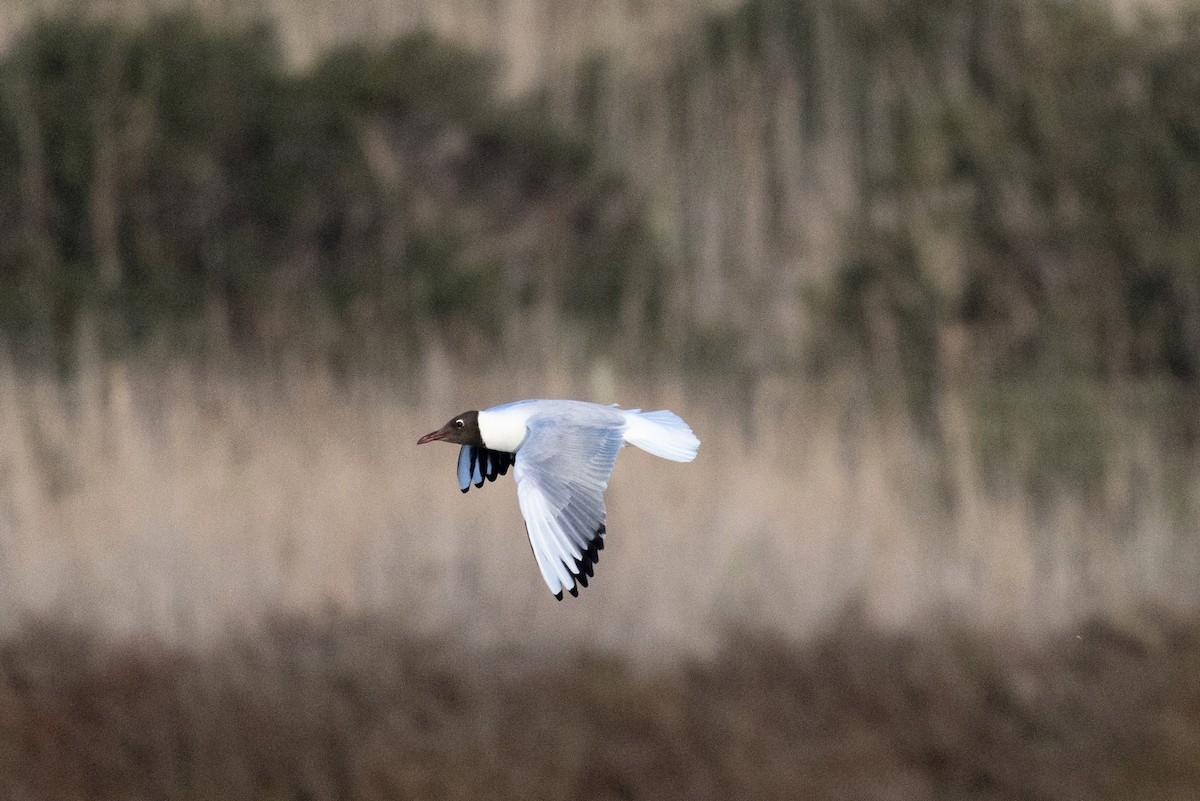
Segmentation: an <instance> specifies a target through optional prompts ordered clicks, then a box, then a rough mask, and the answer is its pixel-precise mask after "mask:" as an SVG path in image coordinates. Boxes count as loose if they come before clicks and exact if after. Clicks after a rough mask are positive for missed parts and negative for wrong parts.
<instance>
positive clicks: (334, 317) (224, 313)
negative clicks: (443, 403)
mask: <svg viewBox="0 0 1200 801" xmlns="http://www.w3.org/2000/svg"><path fill="white" fill-rule="evenodd" d="M495 72H496V70H495V66H494V64H492V63H491V62H490V61H489V60H488V59H487V58H484V57H481V56H478V55H473V54H470V53H467V52H465V51H463V50H461V49H458V48H455V47H453V46H451V45H449V44H448V43H446V42H444V41H439V40H437V39H435V38H433V37H432V36H429V35H426V34H420V33H418V34H414V35H411V36H407V37H404V38H401V39H398V40H396V41H395V42H393V43H391V44H390V45H386V46H378V47H367V46H359V45H354V44H352V45H348V46H345V47H342V48H340V49H338V50H336V51H334V52H330V53H329V54H327V56H326V57H325V58H323V59H321V60H320V61H319V62H318V63H316V64H314V65H312V66H311V67H310V68H308V69H305V70H303V71H299V72H297V71H293V70H289V69H287V68H285V65H284V61H283V58H282V56H281V53H280V49H279V47H278V45H277V40H276V38H275V36H274V34H273V31H272V30H271V29H270V28H269V27H268V26H265V25H264V26H258V27H254V28H251V29H246V28H245V27H240V28H235V29H227V28H221V27H219V26H215V25H212V24H206V23H204V22H203V21H201V20H200V19H199V18H198V17H196V16H192V15H180V14H174V15H168V16H164V17H160V18H158V19H156V20H152V21H150V22H149V23H147V24H144V25H132V24H130V25H126V24H121V23H115V22H92V21H75V20H67V19H48V20H43V21H41V22H38V23H37V24H35V25H33V26H32V27H31V28H30V29H29V30H28V31H26V32H25V33H24V34H23V35H22V36H21V37H20V38H19V39H18V40H17V41H16V43H15V44H14V45H13V46H12V47H11V48H10V49H9V51H8V53H7V54H6V56H5V58H4V60H3V62H2V63H0V91H2V94H0V103H2V106H0V218H2V219H3V220H4V221H5V224H4V226H3V227H2V228H0V262H2V263H3V271H2V273H0V331H3V333H4V335H5V338H6V339H7V341H8V343H9V344H10V346H11V347H12V348H13V349H14V350H15V351H16V353H17V354H18V355H19V356H20V357H21V358H23V359H33V360H44V359H47V358H49V359H59V360H61V359H64V358H66V359H68V360H69V357H70V352H71V349H72V348H73V347H74V344H75V341H76V337H77V331H76V328H77V326H78V324H79V323H80V321H81V320H88V321H89V323H90V327H91V329H92V331H91V333H90V334H89V335H90V336H93V337H95V335H96V334H98V339H99V342H100V344H101V346H102V347H103V348H105V349H107V350H108V351H110V352H111V351H124V350H126V349H128V348H130V347H141V346H146V345H147V344H150V345H156V346H161V344H162V343H165V344H166V346H167V347H168V348H171V349H176V348H179V349H185V350H186V349H192V348H196V347H202V346H203V345H204V342H205V340H206V338H207V337H209V336H210V335H211V333H212V331H213V330H214V329H215V330H219V331H220V332H221V335H222V336H225V335H228V336H230V337H232V339H233V340H234V344H235V346H237V347H238V348H241V349H247V350H250V351H256V350H261V349H266V350H272V349H277V348H281V347H284V348H287V347H300V348H303V349H310V350H311V351H312V352H315V353H317V354H321V355H326V356H330V357H333V358H334V359H338V360H341V359H349V358H361V357H362V355H363V353H364V352H366V351H370V349H371V346H372V345H375V346H378V348H379V349H381V350H383V351H386V352H387V353H388V354H389V356H388V358H390V359H392V362H393V364H394V363H395V356H396V354H397V353H399V354H400V356H401V359H403V358H404V357H405V356H407V357H416V356H419V352H418V351H419V347H420V343H421V342H422V341H423V340H426V339H428V338H429V337H431V336H442V337H445V338H446V339H448V340H449V341H450V342H451V343H452V344H453V345H455V346H457V347H456V349H458V350H461V351H464V352H465V353H466V354H468V355H469V354H470V353H471V352H474V353H476V354H478V353H480V352H487V351H489V350H490V349H491V347H492V345H493V344H494V345H496V346H500V345H502V344H503V339H504V337H503V336H502V335H503V333H504V332H503V324H504V317H505V315H506V314H507V313H508V312H510V311H512V310H521V309H539V308H542V307H548V308H550V309H551V310H552V311H553V312H554V313H555V314H558V315H561V316H562V317H564V318H567V319H569V320H571V321H574V322H577V323H579V324H581V325H582V326H584V327H585V329H586V330H588V331H590V332H592V333H593V334H595V336H596V338H597V339H598V340H605V339H606V338H608V337H609V336H610V335H611V334H612V331H613V329H614V327H615V326H616V324H617V322H618V320H620V321H621V322H623V323H626V324H632V326H633V330H632V331H630V332H629V333H630V334H631V335H632V336H637V335H639V334H642V333H645V332H644V331H642V330H641V326H642V325H643V324H645V321H647V320H648V319H649V314H648V309H650V308H651V306H652V304H653V303H654V291H655V286H654V281H655V280H656V278H655V277H656V257H655V255H654V251H653V248H652V247H651V243H650V239H649V237H648V236H647V234H646V232H645V231H644V230H643V226H642V223H641V220H640V217H639V210H638V204H637V202H636V200H635V199H634V198H633V196H632V195H631V194H630V193H629V192H628V191H627V189H626V188H625V186H624V184H623V182H622V181H621V180H620V179H619V177H617V176H616V175H615V174H614V173H612V172H609V171H606V170H604V169H603V168H602V167H601V166H600V165H598V164H597V162H596V160H595V158H594V157H593V155H592V153H591V152H590V150H589V148H588V147H587V146H586V145H585V144H584V143H582V142H580V141H577V140H576V139H573V138H572V137H571V136H569V135H568V134H566V133H565V132H563V131H561V130H558V129H555V128H554V127H552V126H551V125H550V124H549V123H548V122H546V121H545V119H544V118H545V114H544V112H543V111H542V110H540V109H539V108H538V106H537V101H536V99H534V100H530V101H525V102H520V103H515V102H508V103H505V102H502V101H501V100H500V99H499V98H498V97H497V94H496V92H495V90H494V88H493V76H494V74H495ZM618 311H621V312H623V316H621V315H620V314H618V313H617V312H618ZM489 343H491V344H489Z"/></svg>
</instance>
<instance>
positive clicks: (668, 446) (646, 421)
mask: <svg viewBox="0 0 1200 801" xmlns="http://www.w3.org/2000/svg"><path fill="white" fill-rule="evenodd" d="M625 419H626V420H628V422H627V423H626V425H625V441H626V442H628V443H629V444H630V445H636V446H638V447H639V448H641V449H642V450H644V451H645V452H646V453H651V454H654V455H655V456H658V457H661V458H663V459H670V460H671V461H672V462H690V461H692V460H693V459H695V458H696V451H697V450H698V449H699V448H700V440H699V439H697V438H696V435H695V434H693V433H692V429H690V428H688V424H687V423H685V422H683V420H681V419H680V418H679V415H677V414H675V413H674V412H668V411H666V410H665V409H664V410H663V411H660V412H641V411H637V410H634V409H629V410H627V411H626V412H625Z"/></svg>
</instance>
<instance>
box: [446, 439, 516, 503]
mask: <svg viewBox="0 0 1200 801" xmlns="http://www.w3.org/2000/svg"><path fill="white" fill-rule="evenodd" d="M515 459H516V456H514V455H513V454H511V453H506V452H504V451H491V450H488V449H487V448H482V447H476V446H474V445H463V446H462V448H461V449H459V451H458V488H459V489H460V490H462V491H463V492H466V491H467V490H469V489H470V488H471V484H472V483H474V484H475V486H476V487H482V486H483V481H484V479H487V480H488V481H495V480H496V476H502V475H504V474H505V473H507V472H508V466H509V465H511V464H512V463H513V461H514V460H515Z"/></svg>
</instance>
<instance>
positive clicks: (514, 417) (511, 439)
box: [479, 406, 533, 453]
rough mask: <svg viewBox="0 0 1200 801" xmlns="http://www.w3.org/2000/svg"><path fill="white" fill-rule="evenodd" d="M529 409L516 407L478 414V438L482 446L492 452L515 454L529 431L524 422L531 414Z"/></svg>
mask: <svg viewBox="0 0 1200 801" xmlns="http://www.w3.org/2000/svg"><path fill="white" fill-rule="evenodd" d="M532 413H533V412H532V410H531V409H525V408H521V407H519V406H518V407H516V408H512V409H502V410H500V411H491V410H488V411H482V412H480V413H479V436H480V437H481V438H482V439H483V444H484V445H485V446H487V447H488V448H489V449H491V450H493V451H507V452H508V453H516V452H517V449H518V448H520V447H521V443H522V442H524V441H525V435H526V434H528V433H529V430H528V429H527V428H526V427H525V421H526V420H528V419H529V416H530V415H531V414H532Z"/></svg>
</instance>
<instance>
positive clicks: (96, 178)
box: [0, 0, 1200, 406]
mask: <svg viewBox="0 0 1200 801" xmlns="http://www.w3.org/2000/svg"><path fill="white" fill-rule="evenodd" d="M676 46H677V47H678V52H677V53H673V54H669V55H668V57H667V58H666V59H665V62H666V64H667V66H666V67H665V73H664V74H662V75H659V76H658V77H656V78H649V79H645V80H642V79H640V78H639V79H636V80H635V81H634V82H633V83H631V82H630V81H628V80H624V79H618V78H617V77H614V76H615V75H616V71H615V70H614V69H610V68H609V67H610V66H611V65H609V63H608V62H607V61H606V60H605V59H606V56H604V55H603V54H600V55H597V56H595V57H593V58H588V59H586V60H585V61H584V63H585V67H584V68H583V69H582V71H581V73H580V76H581V77H580V79H579V80H578V81H577V83H576V84H573V86H574V88H573V89H571V90H565V89H564V88H563V85H559V86H551V87H548V89H549V93H548V94H547V95H546V99H547V100H548V101H549V102H543V101H539V100H521V101H508V100H504V99H502V98H500V97H499V96H498V94H497V92H496V90H495V87H494V85H493V76H494V75H495V73H496V68H495V65H494V64H493V63H492V62H490V61H489V60H487V59H485V58H481V57H479V56H477V55H473V54H471V53H467V52H464V51H462V50H460V49H457V48H455V47H454V46H452V45H450V44H448V43H447V42H445V41H439V40H436V39H434V38H432V37H430V36H426V35H416V36H413V37H409V38H406V39H402V40H399V41H397V42H395V43H393V44H391V45H388V46H382V47H377V48H369V47H365V46H355V45H349V46H346V47H343V48H342V49H340V50H337V51H334V52H329V53H327V54H326V55H325V56H324V57H323V58H321V59H320V60H319V61H318V62H317V63H316V64H313V65H311V66H310V67H306V68H304V69H301V70H299V71H295V70H292V71H289V70H288V69H285V67H284V65H283V62H282V59H281V56H280V53H279V48H278V46H277V43H276V40H275V39H274V37H273V34H272V32H271V30H270V29H269V28H268V27H265V26H264V27H259V28H257V29H252V30H246V29H244V28H229V29H226V28H219V27H214V26H212V25H210V24H206V23H202V22H200V21H198V19H196V18H194V17H189V16H170V17H165V18H159V19H157V20H151V21H150V22H148V23H146V24H143V25H140V26H131V25H122V24H117V23H98V22H87V21H67V20H63V19H59V20H48V21H43V22H40V23H37V24H35V25H33V26H32V27H31V28H29V29H28V30H26V31H25V32H24V33H23V34H22V35H20V36H19V37H18V38H17V40H16V41H15V42H14V43H13V45H12V46H11V47H10V48H9V49H8V51H7V52H6V54H5V56H4V59H3V61H2V62H0V219H2V220H3V222H4V225H3V226H0V263H2V265H3V272H2V273H0V330H2V331H3V333H4V335H5V338H6V339H7V341H8V342H9V344H10V346H11V347H13V348H15V349H16V350H18V351H20V352H22V353H23V354H25V355H33V356H35V357H39V356H45V355H47V354H61V353H62V352H63V349H64V348H66V349H69V348H70V346H71V344H72V343H73V341H74V338H75V334H74V330H75V328H76V326H77V325H78V323H79V321H80V320H81V319H89V320H91V321H92V323H93V325H94V327H96V328H98V329H99V330H100V333H101V334H102V337H101V340H102V342H104V343H105V345H106V346H107V347H111V348H117V349H123V348H125V347H127V346H128V345H130V344H137V343H144V342H147V341H159V340H166V341H169V342H174V343H177V344H181V345H183V346H184V347H186V348H192V347H195V346H197V345H199V344H200V343H201V342H202V340H203V336H202V334H203V333H204V332H211V331H212V330H214V326H213V325H212V320H213V319H216V320H217V321H218V322H219V325H217V326H215V328H216V329H217V330H228V331H230V332H231V333H232V335H233V336H234V338H235V339H236V340H237V342H238V343H239V345H241V346H266V347H275V346H278V345H280V344H281V343H288V344H290V345H296V344H300V345H301V346H303V347H308V348H313V349H316V350H317V351H318V352H329V351H331V350H332V351H334V352H337V351H345V350H346V349H354V350H355V353H356V356H362V355H363V354H366V353H369V352H370V349H369V348H363V347H362V346H363V345H364V344H365V343H367V342H368V341H369V342H370V343H374V344H376V345H379V346H381V347H382V348H383V349H384V350H385V351H394V350H397V349H398V350H399V351H401V352H405V353H412V352H413V351H415V350H418V349H419V347H420V345H419V344H418V343H420V342H422V341H424V340H425V339H426V338H427V335H428V334H429V333H430V332H432V331H441V332H443V333H444V334H446V335H447V336H448V337H449V341H450V343H451V345H452V346H453V348H454V349H455V350H456V351H457V352H459V353H461V354H471V353H482V352H486V351H493V352H494V350H500V351H503V349H504V348H505V346H506V344H509V342H510V340H509V339H508V337H507V336H506V332H505V330H504V323H505V321H506V320H507V319H508V318H509V315H510V314H511V313H512V312H513V311H517V312H520V311H522V310H531V309H539V310H543V311H547V312H548V313H549V315H550V316H549V319H551V320H552V321H554V324H555V325H558V326H564V327H566V328H574V327H578V328H580V329H581V330H582V331H583V333H584V334H585V336H586V338H587V339H588V341H590V342H591V346H592V347H593V348H599V349H603V348H608V347H612V346H613V344H614V342H616V343H617V344H619V345H620V346H621V347H622V350H621V354H622V358H623V359H626V358H629V357H630V356H631V355H632V354H633V353H634V352H635V351H637V352H641V353H642V354H646V353H648V352H655V351H657V352H658V355H659V356H662V357H664V358H666V359H667V360H668V362H671V363H679V364H681V365H685V366H690V367H692V368H697V367H699V368H708V369H712V368H713V367H714V366H724V367H727V368H728V367H733V368H735V369H740V370H745V369H751V370H753V371H754V372H755V373H759V372H762V371H772V370H777V369H792V368H794V367H795V366H796V365H797V360H798V353H799V352H800V351H801V350H805V349H806V350H807V351H808V352H809V353H811V354H814V359H813V360H812V361H813V364H815V366H817V367H823V366H829V365H831V364H833V365H836V364H841V363H843V362H844V361H845V360H846V359H851V360H854V361H858V362H861V363H863V364H865V365H867V366H868V367H870V368H871V369H873V370H874V371H876V372H884V373H888V372H890V373H892V374H899V375H902V376H907V380H908V383H909V385H910V389H911V393H910V394H911V396H912V399H913V400H914V402H915V403H916V404H917V405H918V406H922V405H927V403H928V398H929V396H930V393H931V391H932V388H933V387H934V386H936V385H937V384H939V383H940V382H941V381H943V380H944V378H945V375H946V373H947V372H948V371H952V370H955V369H957V368H958V367H959V366H961V365H960V364H958V363H953V362H955V359H954V358H952V357H950V356H947V353H946V349H945V347H944V345H945V339H946V332H947V331H953V332H956V333H954V334H953V337H958V336H959V333H961V334H962V335H963V336H964V337H965V340H964V341H965V344H966V349H965V351H963V352H962V353H960V356H961V358H960V359H959V360H958V361H959V362H962V363H965V364H967V365H969V367H970V369H971V370H972V371H974V372H975V373H978V374H980V375H982V376H983V377H984V378H986V379H987V380H989V381H994V380H1024V379H1027V378H1033V379H1035V380H1037V379H1039V377H1044V376H1046V375H1053V376H1060V375H1062V374H1064V373H1070V374H1072V375H1078V376H1082V377H1083V379H1084V380H1089V381H1090V380H1099V381H1112V380H1121V379H1125V378H1136V379H1138V380H1143V379H1153V380H1158V379H1166V380H1168V381H1172V382H1176V383H1180V382H1181V383H1183V384H1187V385H1192V384H1194V383H1195V382H1196V381H1197V380H1198V377H1200V269H1197V265H1198V264H1200V225H1197V223H1196V221H1197V220H1200V116H1198V113H1197V103H1196V98H1197V97H1200V19H1198V18H1197V16H1196V15H1195V14H1192V15H1190V16H1185V15H1182V14H1181V15H1179V16H1178V17H1174V18H1169V19H1160V20H1158V21H1154V22H1145V23H1139V24H1136V25H1135V24H1129V25H1121V24H1119V23H1118V22H1117V21H1115V20H1114V19H1112V18H1110V16H1109V15H1108V13H1107V12H1106V11H1105V10H1104V8H1103V4H1086V3H1074V2H1054V1H1053V0H1047V1H1046V2H1017V1H1016V0H986V2H967V1H966V0H941V1H940V2H923V3H905V2H883V3H880V2H864V3H844V4H824V3H816V2H790V1H789V2H781V1H780V0H752V2H750V3H748V4H746V5H745V6H743V7H741V8H739V9H738V10H736V11H734V12H731V13H728V14H723V15H718V16H714V17H711V18H709V19H707V20H706V21H705V22H704V24H703V25H701V26H700V27H699V28H698V29H697V30H695V31H693V32H691V33H686V32H681V35H680V37H679V39H678V41H677V42H676ZM637 80H642V83H640V84H638V83H637ZM567 83H570V82H569V81H568V82H567ZM635 84H636V85H635ZM564 98H566V99H565V100H564ZM664 115H665V116H664ZM660 117H662V118H663V119H665V120H666V122H665V123H664V124H661V125H657V127H656V126H655V125H650V124H649V123H646V122H645V121H646V120H653V119H658V118H660ZM552 120H554V121H557V124H556V123H555V122H552ZM639 120H641V121H642V122H641V123H639V122H638V121H639ZM572 121H573V122H572ZM639 125H640V127H639ZM622 126H624V127H622ZM663 137H665V139H663ZM585 142H594V143H596V148H595V149H593V148H592V147H591V146H589V145H586V144H584V143H585ZM601 152H602V153H604V157H603V159H601V158H600V157H598V156H597V153H601ZM646 153H654V154H662V156H663V158H665V160H666V162H667V163H663V160H662V159H659V161H658V162H657V164H658V167H659V168H660V169H658V170H657V171H655V170H653V169H651V170H643V169H642V167H644V166H645V165H646V164H647V163H648V162H647V158H646V156H645V155H644V154H646ZM654 158H659V157H658V156H655V157H654ZM622 175H624V176H625V177H621V176H622ZM754 176H761V177H758V178H755V177H754ZM660 179H661V180H660ZM647 184H649V185H647ZM631 185H632V186H638V187H639V188H638V189H637V190H636V191H634V190H633V189H631ZM831 187H841V188H840V189H837V188H831ZM639 195H642V196H645V197H648V198H649V200H646V199H643V197H639ZM648 202H649V203H650V206H649V207H648V206H647V203H648ZM747 208H755V209H760V211H761V214H758V213H757V212H756V214H757V216H756V217H755V218H754V220H755V221H750V220H749V218H747V219H745V220H743V219H740V218H741V216H742V215H743V212H745V210H746V209H747ZM712 209H717V210H718V212H719V215H720V216H719V218H717V219H716V220H715V224H714V218H713V217H712V214H711V211H712ZM814 215H815V217H816V220H817V222H816V223H815V225H816V226H817V228H824V229H828V230H836V231H838V232H839V233H838V234H837V236H836V237H835V239H836V246H835V247H836V252H835V253H833V254H829V253H826V252H823V251H813V250H811V249H810V248H809V247H808V245H809V244H810V242H809V238H810V235H811V234H812V230H813V229H811V228H810V227H806V225H807V224H801V223H800V221H801V220H802V218H806V217H808V218H812V217H813V216H814ZM652 219H653V224H651V220H652ZM652 231H653V232H654V233H653V234H652V233H651V232H652ZM667 242H669V243H670V244H669V246H665V244H666V243H667ZM664 253H666V254H667V256H666V258H665V260H664V256H663V254H664ZM822 260H824V261H822ZM706 262H711V264H707V265H706ZM797 265H800V268H801V272H802V273H803V274H804V275H805V276H806V277H805V278H804V279H803V280H801V281H800V282H799V285H797V283H796V281H795V280H793V279H792V278H789V276H793V275H794V274H795V272H796V270H797ZM535 279H539V280H535ZM718 283H719V284H724V285H725V286H724V287H723V288H722V289H719V290H718V289H714V290H712V292H715V293H717V294H714V295H712V297H718V298H721V299H722V300H721V302H720V303H719V304H718V305H717V306H716V307H713V308H709V306H711V303H709V306H706V305H705V304H706V301H705V300H704V297H703V296H704V295H705V292H708V290H707V289H703V287H705V286H708V285H713V284H718ZM468 288H469V289H470V291H466V290H467V289H468ZM789 307H792V312H788V309H789ZM796 314H798V315H800V316H801V317H803V318H805V319H812V320H814V321H815V322H816V323H817V324H816V325H815V326H814V327H813V328H812V329H811V334H812V335H811V336H810V337H809V338H808V341H798V340H797V339H796V337H795V335H789V334H787V333H786V332H784V331H780V330H776V329H775V327H774V326H775V324H776V321H777V320H779V319H785V320H786V319H791V318H793V317H794V316H795V315H796ZM206 318H207V319H208V322H207V323H206V322H204V321H205V320H206ZM618 334H621V335H623V336H621V337H618V338H617V339H614V336H616V335H618ZM955 341H957V339H956V340H955ZM805 346H807V347H805ZM1055 380H1057V379H1055Z"/></svg>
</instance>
